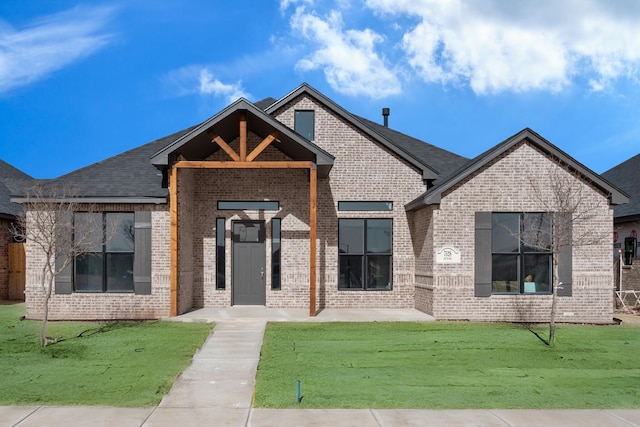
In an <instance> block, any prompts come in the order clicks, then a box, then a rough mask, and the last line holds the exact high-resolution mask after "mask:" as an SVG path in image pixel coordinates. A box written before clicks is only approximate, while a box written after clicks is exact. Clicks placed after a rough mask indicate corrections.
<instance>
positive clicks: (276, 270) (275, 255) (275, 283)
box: [271, 218, 282, 289]
mask: <svg viewBox="0 0 640 427" xmlns="http://www.w3.org/2000/svg"><path fill="white" fill-rule="evenodd" d="M281 229H282V220H281V219H280V218H272V219H271V289H280V233H281Z"/></svg>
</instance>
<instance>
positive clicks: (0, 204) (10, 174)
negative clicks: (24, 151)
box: [0, 159, 34, 220]
mask: <svg viewBox="0 0 640 427" xmlns="http://www.w3.org/2000/svg"><path fill="white" fill-rule="evenodd" d="M33 181H34V179H33V178H32V177H31V176H29V175H27V174H26V173H24V172H22V171H21V170H19V169H17V168H15V167H14V166H11V165H10V164H9V163H7V162H5V161H4V160H1V159H0V218H4V219H9V220H14V219H15V218H16V216H18V215H19V214H20V213H21V212H22V206H20V205H19V204H17V203H13V202H11V196H12V195H14V194H19V193H21V192H22V191H23V188H24V187H25V186H26V185H27V184H29V183H30V182H33Z"/></svg>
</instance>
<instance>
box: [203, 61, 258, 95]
mask: <svg viewBox="0 0 640 427" xmlns="http://www.w3.org/2000/svg"><path fill="white" fill-rule="evenodd" d="M200 94H201V95H209V94H213V95H214V96H224V97H225V98H226V99H227V101H228V102H229V103H232V102H235V101H237V100H238V98H248V97H249V95H248V94H247V93H246V92H245V91H244V89H243V88H242V82H239V81H238V82H236V83H232V84H225V83H222V82H221V81H220V80H218V79H216V78H214V77H213V74H211V72H210V71H209V70H208V69H206V68H205V69H202V70H201V71H200Z"/></svg>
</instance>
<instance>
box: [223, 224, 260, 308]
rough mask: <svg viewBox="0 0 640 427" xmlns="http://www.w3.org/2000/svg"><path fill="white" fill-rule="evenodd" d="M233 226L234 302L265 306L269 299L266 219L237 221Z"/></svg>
mask: <svg viewBox="0 0 640 427" xmlns="http://www.w3.org/2000/svg"><path fill="white" fill-rule="evenodd" d="M232 228H233V276H232V281H233V283H232V284H231V288H232V298H233V301H232V303H233V304H234V305H264V304H265V301H266V283H265V271H264V270H265V258H266V251H265V234H266V233H265V226H264V221H234V222H233V223H232Z"/></svg>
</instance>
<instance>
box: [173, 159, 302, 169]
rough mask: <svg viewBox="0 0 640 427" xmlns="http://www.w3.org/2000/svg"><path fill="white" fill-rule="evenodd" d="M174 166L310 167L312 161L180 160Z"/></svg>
mask: <svg viewBox="0 0 640 427" xmlns="http://www.w3.org/2000/svg"><path fill="white" fill-rule="evenodd" d="M174 167H175V168H190V169H311V168H312V167H313V162H307V161H286V162H277V161H273V162H243V161H238V162H218V161H207V160H203V161H199V160H198V161H191V160H182V161H179V162H176V163H175V164H174Z"/></svg>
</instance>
